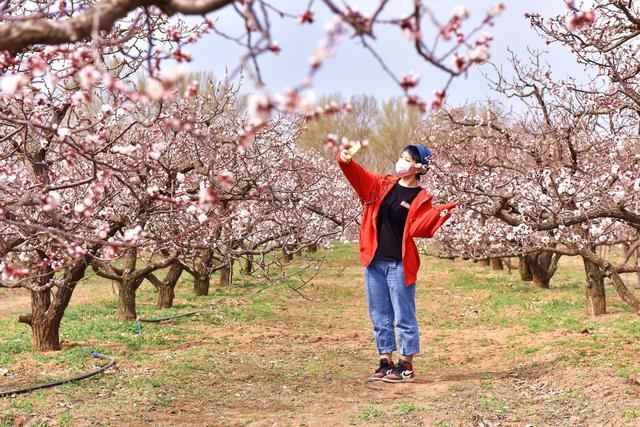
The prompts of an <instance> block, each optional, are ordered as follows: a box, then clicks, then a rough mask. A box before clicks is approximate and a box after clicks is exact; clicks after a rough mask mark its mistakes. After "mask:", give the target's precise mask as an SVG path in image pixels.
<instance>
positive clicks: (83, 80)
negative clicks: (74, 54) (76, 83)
mask: <svg viewBox="0 0 640 427" xmlns="http://www.w3.org/2000/svg"><path fill="white" fill-rule="evenodd" d="M101 78H102V73H101V72H100V70H98V69H97V68H96V67H95V66H93V65H87V66H85V67H84V68H82V69H81V70H80V72H78V79H79V80H80V86H81V87H82V88H84V89H89V88H90V87H91V86H93V85H94V84H96V83H97V82H99V81H100V79H101Z"/></svg>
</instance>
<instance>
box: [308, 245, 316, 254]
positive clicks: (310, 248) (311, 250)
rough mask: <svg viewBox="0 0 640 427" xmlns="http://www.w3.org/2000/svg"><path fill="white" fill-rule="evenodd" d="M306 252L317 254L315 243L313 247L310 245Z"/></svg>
mask: <svg viewBox="0 0 640 427" xmlns="http://www.w3.org/2000/svg"><path fill="white" fill-rule="evenodd" d="M308 251H309V253H311V254H313V253H316V252H318V245H316V244H315V243H314V244H313V245H310V246H309V248H308Z"/></svg>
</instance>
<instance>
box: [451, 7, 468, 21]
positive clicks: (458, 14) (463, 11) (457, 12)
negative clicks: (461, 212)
mask: <svg viewBox="0 0 640 427" xmlns="http://www.w3.org/2000/svg"><path fill="white" fill-rule="evenodd" d="M452 14H453V16H454V18H457V19H459V20H463V19H467V18H469V9H467V7H466V6H456V7H454V8H453V11H452Z"/></svg>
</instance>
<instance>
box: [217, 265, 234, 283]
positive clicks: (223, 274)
mask: <svg viewBox="0 0 640 427" xmlns="http://www.w3.org/2000/svg"><path fill="white" fill-rule="evenodd" d="M218 284H219V285H220V286H230V285H231V269H230V268H229V267H222V269H221V270H220V282H219V283H218Z"/></svg>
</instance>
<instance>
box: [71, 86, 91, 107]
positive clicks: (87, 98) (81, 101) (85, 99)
mask: <svg viewBox="0 0 640 427" xmlns="http://www.w3.org/2000/svg"><path fill="white" fill-rule="evenodd" d="M90 102H91V95H89V92H87V91H86V90H79V91H77V92H76V93H74V94H73V95H71V104H73V105H75V106H79V105H86V104H89V103H90Z"/></svg>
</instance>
